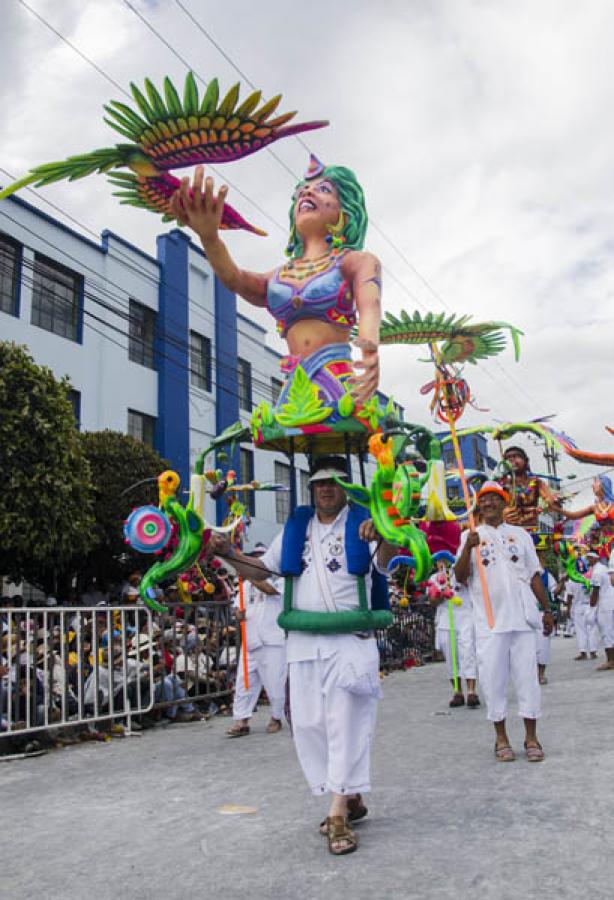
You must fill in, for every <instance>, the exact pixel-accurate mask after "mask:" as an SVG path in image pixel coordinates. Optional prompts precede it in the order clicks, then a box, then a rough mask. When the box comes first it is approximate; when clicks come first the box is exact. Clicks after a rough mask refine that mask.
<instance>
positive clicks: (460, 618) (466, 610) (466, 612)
mask: <svg viewBox="0 0 614 900" xmlns="http://www.w3.org/2000/svg"><path fill="white" fill-rule="evenodd" d="M440 574H441V573H440V572H435V573H434V574H433V575H431V577H430V578H429V583H430V584H434V585H436V586H437V587H438V588H440V587H441V586H442V585H440V583H439V581H438V580H437V578H438V576H439V575H440ZM448 584H449V586H450V587H451V588H452V590H453V591H454V594H455V596H456V597H460V599H461V600H462V601H463V602H462V603H461V604H460V606H459V605H457V604H456V603H452V617H453V619H454V630H455V631H456V632H458V630H459V628H461V627H462V626H463V625H465V624H466V623H467V620H468V619H470V618H471V615H472V612H473V604H472V602H471V597H470V596H469V591H468V589H467V588H466V587H465V585H464V584H461V583H460V582H459V581H457V580H456V578H455V577H454V572H453V571H452V569H450V571H449V572H448ZM443 587H444V588H445V587H446V585H443ZM449 602H450V601H449V600H442V601H441V603H439V604H438V606H437V610H436V612H435V628H440V629H441V630H442V631H449V630H450V612H449V609H448V603H449Z"/></svg>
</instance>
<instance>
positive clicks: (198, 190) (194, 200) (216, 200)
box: [170, 166, 228, 244]
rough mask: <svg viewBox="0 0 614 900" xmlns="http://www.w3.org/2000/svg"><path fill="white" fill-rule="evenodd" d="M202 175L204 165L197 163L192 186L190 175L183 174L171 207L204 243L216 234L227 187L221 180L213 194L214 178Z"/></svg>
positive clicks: (180, 220) (222, 211)
mask: <svg viewBox="0 0 614 900" xmlns="http://www.w3.org/2000/svg"><path fill="white" fill-rule="evenodd" d="M204 176H205V170H204V167H203V166H196V170H195V172H194V180H193V181H192V186H191V187H190V179H189V178H182V179H181V187H180V188H178V190H176V191H175V193H174V194H173V196H172V197H171V201H170V210H171V212H172V214H173V215H174V216H175V217H176V219H177V221H178V222H180V224H181V225H189V226H190V228H191V229H192V230H193V231H195V232H196V234H197V235H198V236H199V238H200V239H201V241H202V242H203V244H206V243H207V242H208V241H212V240H215V239H216V238H217V235H218V231H219V228H220V224H221V221H222V215H223V213H224V202H225V200H226V195H227V194H228V187H227V186H226V185H225V184H223V185H222V186H221V188H220V189H219V191H218V192H217V194H216V193H215V190H214V182H213V178H210V177H208V178H206V179H205V177H204ZM203 180H204V190H203Z"/></svg>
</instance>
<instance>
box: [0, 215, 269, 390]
mask: <svg viewBox="0 0 614 900" xmlns="http://www.w3.org/2000/svg"><path fill="white" fill-rule="evenodd" d="M0 215H2V216H4V217H5V218H6V219H8V220H9V221H11V222H13V224H15V225H17V226H18V227H20V228H22V229H23V230H24V231H27V232H29V233H30V234H32V235H35V236H36V237H37V238H38V239H39V240H41V241H43V242H44V243H45V244H47V245H48V246H49V247H52V248H53V249H54V250H56V251H57V252H58V253H59V254H61V255H62V256H63V257H66V258H67V259H70V260H71V261H72V262H73V263H75V264H76V265H77V266H78V267H79V268H81V269H86V270H87V271H89V272H91V273H93V274H94V275H95V276H96V277H97V278H101V277H103V278H104V280H105V283H109V284H111V285H113V286H114V287H117V288H118V290H120V291H122V292H124V288H122V287H121V285H117V284H116V283H115V282H113V281H111V280H110V279H108V278H106V277H104V276H100V274H99V273H98V272H97V271H96V270H95V269H93V268H92V267H91V266H88V265H87V264H86V263H84V262H82V261H81V260H80V259H78V258H77V257H75V256H73V255H72V254H70V253H68V252H67V251H65V250H63V249H62V248H61V247H58V246H57V244H54V243H53V242H52V241H50V240H49V239H48V238H46V237H44V236H43V235H40V234H38V233H37V232H35V231H34V230H33V229H31V228H28V226H27V225H25V224H23V223H21V222H20V221H19V220H18V219H15V218H13V217H12V216H10V215H9V214H8V213H6V212H5V211H4V210H0ZM28 249H29V250H31V251H32V252H34V253H36V252H37V251H36V250H35V249H34V248H33V247H28ZM78 274H80V272H79V273H78ZM156 284H157V285H158V286H159V283H157V282H156ZM95 286H96V288H97V289H98V290H99V291H100V292H101V293H102V294H103V295H105V294H106V296H107V297H109V298H110V299H111V300H115V301H117V303H119V304H120V307H119V308H115V309H114V308H112V307H108V308H109V310H110V311H112V312H115V313H116V314H117V315H121V316H124V317H125V315H126V311H128V313H129V310H130V300H131V299H133V298H132V297H130V296H128V298H125V297H123V296H120V295H116V294H114V293H112V292H111V291H109V290H108V288H106V287H103V286H102V285H100V284H96V285H95ZM88 296H89V297H90V299H92V300H93V301H94V302H95V303H98V302H102V301H101V300H100V298H98V297H97V296H96V294H93V293H91V292H90V294H89V295H88ZM182 296H183V295H182ZM137 302H140V301H138V299H137ZM189 302H191V303H193V302H194V301H189ZM141 305H142V306H147V304H144V303H142V302H141ZM147 308H150V307H148V306H147ZM194 311H196V312H197V313H199V314H201V315H202V316H204V315H208V316H210V317H211V319H212V320H213V323H215V316H214V315H213V314H212V313H211V312H209V310H205V309H202V310H201V309H199V308H198V307H196V308H195V310H194ZM133 321H136V320H135V319H134V318H133ZM168 321H169V323H170V324H172V325H176V326H177V328H181V330H183V328H182V324H181V323H180V322H178V321H177V320H176V319H173V318H171V317H169V318H168ZM225 327H226V330H227V331H229V332H232V333H233V334H234V333H235V331H236V333H237V334H240V335H241V336H243V337H245V338H247V339H248V340H249V341H253V340H254V338H253V337H252V335H250V334H248V333H247V332H245V331H242V330H241V329H240V328H238V327H237V328H236V329H235V328H232V327H231V326H230V325H227V326H225ZM165 334H166V335H167V336H168V339H169V341H172V340H177V338H175V337H174V336H173V335H169V334H168V332H165ZM216 349H217V352H219V354H220V356H226V357H227V358H228V359H230V360H233V361H234V356H233V355H232V354H230V353H227V352H226V351H224V350H223V349H222V347H219V348H216ZM253 371H254V372H257V373H258V374H259V375H262V376H264V377H265V378H267V379H268V378H269V373H268V372H264V371H262V370H259V369H256V368H255V367H254V368H253Z"/></svg>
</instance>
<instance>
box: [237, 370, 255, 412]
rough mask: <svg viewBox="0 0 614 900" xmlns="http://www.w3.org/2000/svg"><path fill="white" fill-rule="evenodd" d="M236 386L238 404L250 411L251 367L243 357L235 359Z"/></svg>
mask: <svg viewBox="0 0 614 900" xmlns="http://www.w3.org/2000/svg"><path fill="white" fill-rule="evenodd" d="M237 363H238V366H237V387H238V389H239V406H240V408H241V409H245V410H247V412H251V411H252V367H251V365H250V363H248V362H247V360H245V359H239V360H237Z"/></svg>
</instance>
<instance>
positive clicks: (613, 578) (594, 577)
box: [586, 550, 614, 672]
mask: <svg viewBox="0 0 614 900" xmlns="http://www.w3.org/2000/svg"><path fill="white" fill-rule="evenodd" d="M586 557H587V559H588V561H589V564H590V563H593V569H592V572H591V587H592V591H591V599H590V605H591V607H597V625H598V626H599V633H600V634H601V640H602V642H603V647H604V649H605V655H606V660H605V662H604V663H603V664H602V665H600V666H597V671H598V672H605V671H607V670H609V669H614V566H613V565H612V557H610V563H609V565H608V566H606V565H604V563H602V562H601V561H600V559H599V554H598V553H595V551H593V550H589V551H588V553H587V554H586Z"/></svg>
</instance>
